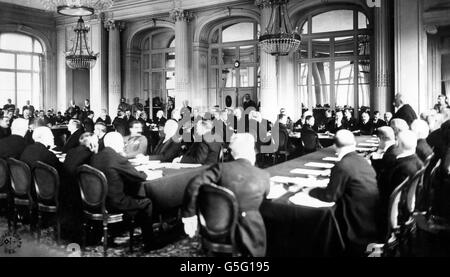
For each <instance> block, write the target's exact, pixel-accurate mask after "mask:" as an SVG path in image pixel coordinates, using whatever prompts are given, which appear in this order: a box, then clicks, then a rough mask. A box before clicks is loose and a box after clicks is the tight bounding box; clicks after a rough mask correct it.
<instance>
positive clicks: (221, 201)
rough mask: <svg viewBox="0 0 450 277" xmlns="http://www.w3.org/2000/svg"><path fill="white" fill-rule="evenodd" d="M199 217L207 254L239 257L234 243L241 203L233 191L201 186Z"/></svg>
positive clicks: (198, 204)
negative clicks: (239, 204) (238, 202)
mask: <svg viewBox="0 0 450 277" xmlns="http://www.w3.org/2000/svg"><path fill="white" fill-rule="evenodd" d="M197 217H198V222H199V226H200V230H199V233H200V236H201V239H202V247H203V249H205V250H206V252H207V253H208V255H212V254H213V253H220V254H231V255H232V256H238V255H239V254H240V253H239V249H238V246H237V245H236V240H235V232H236V225H237V220H238V204H237V201H236V197H235V195H234V193H233V192H232V191H230V190H229V189H226V188H223V187H219V186H217V185H213V184H205V185H203V186H201V187H200V189H199V193H198V198H197Z"/></svg>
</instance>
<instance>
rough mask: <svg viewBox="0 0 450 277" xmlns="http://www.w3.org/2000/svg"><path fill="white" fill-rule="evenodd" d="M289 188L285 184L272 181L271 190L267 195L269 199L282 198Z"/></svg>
mask: <svg viewBox="0 0 450 277" xmlns="http://www.w3.org/2000/svg"><path fill="white" fill-rule="evenodd" d="M286 192H287V190H286V189H285V188H284V185H283V184H279V183H272V182H271V183H270V191H269V194H268V195H267V196H266V198H267V199H276V198H280V197H281V196H283V195H284V194H286Z"/></svg>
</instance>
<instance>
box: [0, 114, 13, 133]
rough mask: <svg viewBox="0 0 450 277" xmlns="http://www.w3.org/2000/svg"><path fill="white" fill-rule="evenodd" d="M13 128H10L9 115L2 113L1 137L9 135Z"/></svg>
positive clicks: (0, 121)
mask: <svg viewBox="0 0 450 277" xmlns="http://www.w3.org/2000/svg"><path fill="white" fill-rule="evenodd" d="M10 135H11V128H9V117H7V116H4V115H0V139H2V138H6V137H9V136H10Z"/></svg>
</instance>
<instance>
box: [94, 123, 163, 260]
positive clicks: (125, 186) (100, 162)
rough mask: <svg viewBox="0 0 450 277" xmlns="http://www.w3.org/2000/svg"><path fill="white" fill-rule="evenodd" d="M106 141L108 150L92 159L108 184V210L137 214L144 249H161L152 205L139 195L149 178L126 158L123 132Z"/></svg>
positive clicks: (112, 134) (108, 137)
mask: <svg viewBox="0 0 450 277" xmlns="http://www.w3.org/2000/svg"><path fill="white" fill-rule="evenodd" d="M104 142H105V149H103V150H102V151H100V152H98V153H97V154H94V155H93V156H92V158H91V163H90V165H91V166H92V167H95V168H97V169H98V170H100V171H102V172H103V173H104V174H105V176H106V179H107V181H108V194H107V196H106V205H107V209H108V211H109V212H112V213H114V212H120V213H125V214H128V215H136V222H138V223H139V224H140V225H141V228H142V233H143V238H144V250H145V251H148V250H152V249H155V248H158V247H159V246H160V245H158V242H156V241H155V240H154V235H153V228H152V209H153V208H152V202H151V200H150V199H149V198H142V197H138V196H137V195H138V191H139V188H140V183H141V182H143V181H145V180H146V179H147V176H146V174H145V173H143V172H139V171H137V170H136V169H135V168H134V167H133V166H132V165H131V164H130V162H129V161H128V160H127V159H126V158H125V157H124V152H123V151H124V143H123V137H122V135H121V134H120V133H117V132H111V133H108V134H106V136H105V139H104Z"/></svg>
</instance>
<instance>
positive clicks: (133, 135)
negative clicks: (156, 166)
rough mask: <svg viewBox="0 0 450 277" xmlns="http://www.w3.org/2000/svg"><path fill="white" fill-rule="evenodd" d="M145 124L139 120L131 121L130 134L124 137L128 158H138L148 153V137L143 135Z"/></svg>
mask: <svg viewBox="0 0 450 277" xmlns="http://www.w3.org/2000/svg"><path fill="white" fill-rule="evenodd" d="M142 131H143V126H142V123H141V122H140V121H138V120H133V121H131V123H130V135H129V136H126V137H124V139H123V140H124V143H125V148H124V152H125V157H127V158H128V159H133V158H136V156H138V155H146V154H147V144H148V142H147V138H146V137H144V136H143V135H142Z"/></svg>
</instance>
